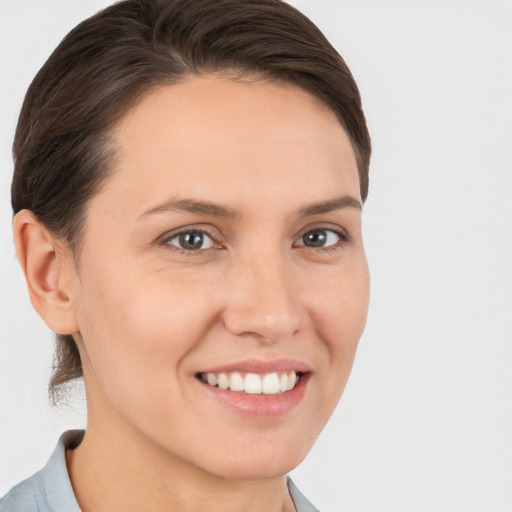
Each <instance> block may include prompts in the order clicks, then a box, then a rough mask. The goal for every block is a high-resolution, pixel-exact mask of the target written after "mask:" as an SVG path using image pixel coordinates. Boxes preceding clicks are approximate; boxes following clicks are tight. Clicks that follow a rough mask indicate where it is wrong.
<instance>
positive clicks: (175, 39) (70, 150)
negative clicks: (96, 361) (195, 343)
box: [12, 0, 371, 402]
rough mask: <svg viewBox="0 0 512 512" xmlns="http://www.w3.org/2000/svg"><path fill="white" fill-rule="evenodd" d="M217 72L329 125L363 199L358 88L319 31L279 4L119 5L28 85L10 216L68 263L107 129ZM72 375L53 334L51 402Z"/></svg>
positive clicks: (109, 151) (365, 143)
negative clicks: (170, 91)
mask: <svg viewBox="0 0 512 512" xmlns="http://www.w3.org/2000/svg"><path fill="white" fill-rule="evenodd" d="M204 73H222V74H226V73H227V76H230V77H232V78H233V79H237V77H238V78H240V77H244V76H250V77H254V76H255V77H260V78H267V79H271V80H278V81H283V82H286V83H290V84H294V85H296V86H298V87H300V88H302V89H304V90H306V91H308V92H309V93H311V94H312V95H314V96H316V97H317V98H318V99H320V100H321V101H322V102H324V103H325V104H326V105H327V106H328V107H329V108H331V110H332V111H333V112H334V113H335V114H336V115H337V117H338V119H339V121H340V123H341V124H342V126H343V127H344V128H345V131H346V133H347V135H348V137H349V139H350V141H351V143H352V146H353V148H354V152H355V155H356V159H357V164H358V171H359V181H360V190H361V198H362V200H363V201H364V200H365V199H366V196H367V193H368V168H369V161H370V153H371V144H370V137H369V134H368V129H367V126H366V121H365V117H364V114H363V111H362V107H361V99H360V95H359V91H358V88H357V85H356V83H355V81H354V79H353V77H352V75H351V73H350V70H349V69H348V67H347V65H346V64H345V62H344V60H343V59H342V58H341V56H340V55H339V54H338V53H337V52H336V50H335V49H334V48H333V47H332V46H331V44H330V43H329V42H328V41H327V39H326V38H325V37H324V35H323V34H322V33H321V32H320V30H319V29H318V28H317V27H316V26H315V25H314V24H313V23H312V22H311V21H310V20H309V19H308V18H306V16H304V15H303V14H302V13H300V12H299V11H298V10H296V9H295V8H293V7H292V6H290V5H289V4H287V3H285V2H284V1H282V0H124V1H120V2H118V3H116V4H114V5H112V6H110V7H108V8H106V9H104V10H102V11H100V12H99V13H97V14H96V15H94V16H92V17H91V18H89V19H87V20H85V21H83V22H82V23H80V24H79V25H78V26H77V27H76V28H74V29H73V30H72V31H71V32H70V33H69V34H68V35H67V36H66V37H65V38H64V40H63V41H62V42H61V43H60V45H59V46H58V47H57V48H56V49H55V51H54V52H53V53H52V55H51V56H50V57H49V59H48V61H47V62H46V63H45V64H44V66H43V67H42V68H41V70H40V71H39V72H38V74H37V75H36V77H35V79H34V81H33V82H32V84H31V85H30V87H29V89H28V92H27V94H26V97H25V101H24V104H23V107H22V110H21V114H20V118H19V121H18V126H17V129H16V135H15V140H14V146H13V155H14V164H15V168H14V178H13V183H12V207H13V210H14V213H17V212H18V211H20V210H22V209H29V210H31V211H32V212H33V213H34V214H35V215H36V217H37V218H38V219H39V220H40V221H41V222H42V223H43V224H44V225H45V226H46V227H47V228H48V229H49V230H50V231H51V232H52V233H53V234H54V236H56V237H57V238H59V239H60V240H63V241H64V242H66V243H67V244H68V246H69V247H70V248H71V249H72V251H73V253H74V255H75V258H76V260H77V262H78V261H79V249H80V239H81V236H80V235H81V229H82V226H83V224H84V220H85V209H86V205H87V202H88V200H89V199H90V198H91V197H92V196H93V195H94V194H95V193H96V192H97V191H98V190H99V188H100V186H101V184H102V183H103V182H104V181H105V180H106V179H107V177H108V176H109V174H110V173H111V172H112V170H113V165H112V162H113V158H114V156H115V147H114V146H113V144H111V142H110V138H109V134H110V132H111V130H112V128H113V127H114V126H115V124H116V123H117V122H118V121H120V119H121V118H122V117H123V116H124V115H125V114H126V112H127V111H128V110H129V109H130V108H131V107H132V106H133V105H134V104H135V103H136V102H137V100H139V99H140V98H141V96H142V95H143V94H144V93H146V92H147V91H149V90H151V89H152V88H154V87H157V86H160V85H165V84H172V83H175V82H178V81H180V80H183V79H185V78H186V77H187V76H190V75H198V74H204ZM81 376H82V365H81V361H80V356H79V353H78V349H77V346H76V344H75V341H74V339H73V337H72V336H71V335H59V334H58V335H57V337H56V350H55V357H54V371H53V374H52V377H51V380H50V383H49V394H50V397H51V398H52V399H53V401H54V402H56V401H58V398H59V396H60V394H59V392H61V391H62V389H63V387H65V385H66V384H68V383H69V382H71V381H73V380H74V379H78V378H80V377H81Z"/></svg>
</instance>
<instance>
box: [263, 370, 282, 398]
mask: <svg viewBox="0 0 512 512" xmlns="http://www.w3.org/2000/svg"><path fill="white" fill-rule="evenodd" d="M261 388H262V390H263V394H264V395H275V394H276V393H279V377H278V376H277V373H267V375H265V377H263V381H262V383H261Z"/></svg>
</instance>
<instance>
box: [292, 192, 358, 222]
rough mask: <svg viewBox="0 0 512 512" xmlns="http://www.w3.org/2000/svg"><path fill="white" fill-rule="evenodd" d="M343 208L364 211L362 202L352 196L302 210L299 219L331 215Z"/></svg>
mask: <svg viewBox="0 0 512 512" xmlns="http://www.w3.org/2000/svg"><path fill="white" fill-rule="evenodd" d="M343 208H356V209H358V210H362V209H363V205H362V204H361V201H358V200H357V199H355V198H354V197H352V196H341V197H337V198H335V199H331V200H329V201H323V202H321V203H316V204H312V205H309V206H306V207H304V208H302V209H301V210H300V211H299V217H309V216H311V215H320V214H322V213H329V212H333V211H336V210H342V209H343Z"/></svg>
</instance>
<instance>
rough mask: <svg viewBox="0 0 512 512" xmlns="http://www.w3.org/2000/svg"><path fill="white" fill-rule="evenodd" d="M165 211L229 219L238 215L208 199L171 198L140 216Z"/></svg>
mask: <svg viewBox="0 0 512 512" xmlns="http://www.w3.org/2000/svg"><path fill="white" fill-rule="evenodd" d="M165 212H188V213H195V214H197V215H205V216H213V217H225V218H228V219H232V218H235V217H237V214H236V212H235V211H234V210H231V209H229V208H226V207H224V206H221V205H220V204H216V203H210V202H208V201H196V200H194V199H171V200H170V201H166V202H165V203H162V204H159V205H157V206H154V207H153V208H150V209H149V210H146V211H145V212H144V213H143V214H142V215H141V216H140V217H141V218H142V217H145V216H146V215H151V214H154V213H165Z"/></svg>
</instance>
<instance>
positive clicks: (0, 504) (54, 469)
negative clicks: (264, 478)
mask: <svg viewBox="0 0 512 512" xmlns="http://www.w3.org/2000/svg"><path fill="white" fill-rule="evenodd" d="M83 435H84V431H83V430H69V431H67V432H64V434H62V436H61V437H60V439H59V442H58V443H57V446H56V448H55V450H54V451H53V453H52V456H51V457H50V460H49V461H48V463H47V464H46V466H45V467H44V468H43V469H42V470H41V471H38V472H37V473H36V474H35V475H32V476H31V477H30V478H28V479H27V480H24V481H23V482H21V483H20V484H18V485H16V486H15V487H13V488H12V489H11V490H10V491H9V492H8V493H7V494H6V495H5V496H4V497H3V498H2V499H1V500H0V512H81V511H80V507H79V506H78V503H77V501H76V498H75V494H74V493H73V488H72V487H71V481H70V480H69V475H68V470H67V467H66V450H67V449H73V448H76V447H77V446H78V445H79V444H80V442H81V440H82V438H83ZM288 489H289V490H290V495H291V497H292V499H293V502H294V503H295V508H296V509H297V512H319V511H318V509H316V508H315V507H314V506H313V505H311V503H310V502H309V501H308V500H307V499H306V498H305V497H304V496H303V495H302V494H301V493H300V492H299V490H298V489H297V487H296V486H295V484H294V483H293V482H292V481H291V480H290V478H288Z"/></svg>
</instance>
